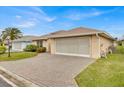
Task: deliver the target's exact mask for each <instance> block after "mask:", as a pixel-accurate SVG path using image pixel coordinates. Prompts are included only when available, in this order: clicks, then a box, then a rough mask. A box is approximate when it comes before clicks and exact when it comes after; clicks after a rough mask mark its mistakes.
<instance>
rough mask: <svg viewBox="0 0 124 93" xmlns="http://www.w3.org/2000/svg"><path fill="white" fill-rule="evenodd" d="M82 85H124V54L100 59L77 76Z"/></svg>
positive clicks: (79, 83)
mask: <svg viewBox="0 0 124 93" xmlns="http://www.w3.org/2000/svg"><path fill="white" fill-rule="evenodd" d="M75 80H76V82H77V84H78V85H79V86H80V87H83V86H84V87H85V86H86V87H103V86H106V87H107V86H110V87H113V86H117V87H120V86H124V54H110V55H108V58H107V59H104V58H101V59H98V60H97V61H96V62H95V63H93V64H91V65H90V66H88V67H87V68H86V69H85V70H84V71H82V72H81V73H80V74H79V75H78V76H76V77H75Z"/></svg>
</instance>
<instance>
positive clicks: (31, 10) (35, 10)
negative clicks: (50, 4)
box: [14, 6, 57, 22]
mask: <svg viewBox="0 0 124 93" xmlns="http://www.w3.org/2000/svg"><path fill="white" fill-rule="evenodd" d="M14 9H15V10H16V11H18V12H19V14H21V15H25V16H28V17H31V18H36V19H37V20H39V21H45V22H52V21H55V20H56V18H57V17H56V16H49V15H48V14H47V13H46V12H44V11H43V9H41V8H40V7H36V6H30V7H26V8H18V7H16V8H15V7H14Z"/></svg>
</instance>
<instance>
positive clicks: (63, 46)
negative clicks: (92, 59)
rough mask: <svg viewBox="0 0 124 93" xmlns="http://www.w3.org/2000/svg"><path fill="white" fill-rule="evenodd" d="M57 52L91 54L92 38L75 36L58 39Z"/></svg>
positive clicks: (80, 54)
mask: <svg viewBox="0 0 124 93" xmlns="http://www.w3.org/2000/svg"><path fill="white" fill-rule="evenodd" d="M56 54H64V55H75V56H86V57H89V56H90V38H89V37H88V36H87V37H73V38H58V39H56Z"/></svg>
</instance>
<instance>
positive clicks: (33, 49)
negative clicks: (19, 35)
mask: <svg viewBox="0 0 124 93" xmlns="http://www.w3.org/2000/svg"><path fill="white" fill-rule="evenodd" d="M36 50H37V46H36V45H32V44H31V45H27V46H26V48H25V49H24V51H26V52H36Z"/></svg>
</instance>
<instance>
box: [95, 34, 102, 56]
mask: <svg viewBox="0 0 124 93" xmlns="http://www.w3.org/2000/svg"><path fill="white" fill-rule="evenodd" d="M96 37H97V39H98V46H99V50H98V52H99V57H101V48H100V36H99V34H98V33H96Z"/></svg>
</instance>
